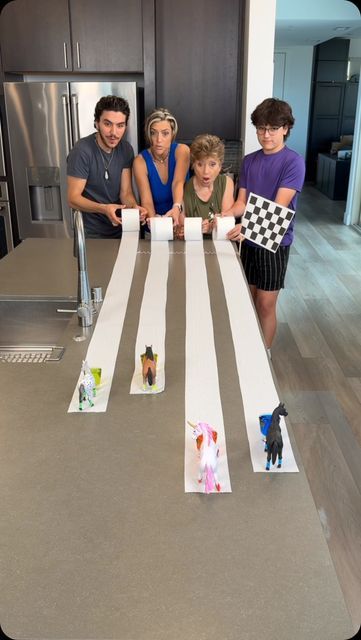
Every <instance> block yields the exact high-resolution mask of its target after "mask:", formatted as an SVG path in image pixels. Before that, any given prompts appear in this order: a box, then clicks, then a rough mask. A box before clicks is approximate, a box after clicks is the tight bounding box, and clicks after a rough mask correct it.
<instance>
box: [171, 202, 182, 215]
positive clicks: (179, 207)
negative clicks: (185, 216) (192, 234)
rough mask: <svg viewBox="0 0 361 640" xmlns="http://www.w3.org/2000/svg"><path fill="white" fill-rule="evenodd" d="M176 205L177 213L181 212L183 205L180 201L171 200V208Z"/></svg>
mask: <svg viewBox="0 0 361 640" xmlns="http://www.w3.org/2000/svg"><path fill="white" fill-rule="evenodd" d="M174 207H178V209H179V213H183V205H182V204H181V203H180V202H173V208H174Z"/></svg>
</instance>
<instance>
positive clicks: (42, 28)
mask: <svg viewBox="0 0 361 640" xmlns="http://www.w3.org/2000/svg"><path fill="white" fill-rule="evenodd" d="M0 37H1V52H2V61H3V70H4V72H5V73H39V72H40V73H47V72H53V71H55V72H57V71H74V72H78V71H84V72H103V71H106V72H112V71H116V72H125V73H126V72H141V71H143V44H142V0H101V1H100V2H99V0H69V1H68V0H32V2H31V10H30V11H29V2H28V0H14V1H13V2H10V3H9V4H7V5H6V6H5V7H4V9H3V11H2V13H1V16H0Z"/></svg>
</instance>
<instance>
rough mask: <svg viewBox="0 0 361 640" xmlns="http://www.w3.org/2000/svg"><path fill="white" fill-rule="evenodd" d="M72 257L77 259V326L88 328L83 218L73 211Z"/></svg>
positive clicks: (89, 306)
mask: <svg viewBox="0 0 361 640" xmlns="http://www.w3.org/2000/svg"><path fill="white" fill-rule="evenodd" d="M74 257H75V258H78V302H77V313H78V319H79V324H80V325H81V326H82V327H90V325H92V324H93V302H92V299H91V295H90V286H89V278H88V267H87V259H86V250H85V235H84V225H83V216H82V214H81V212H80V211H74Z"/></svg>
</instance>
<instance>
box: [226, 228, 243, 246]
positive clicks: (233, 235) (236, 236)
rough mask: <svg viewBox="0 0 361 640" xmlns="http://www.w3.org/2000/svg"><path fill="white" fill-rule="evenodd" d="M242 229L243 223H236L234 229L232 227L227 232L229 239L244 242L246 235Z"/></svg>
mask: <svg viewBox="0 0 361 640" xmlns="http://www.w3.org/2000/svg"><path fill="white" fill-rule="evenodd" d="M241 231H242V225H241V224H236V225H235V226H234V227H233V229H231V230H230V231H228V233H227V238H228V240H233V241H234V242H236V241H237V242H242V241H243V240H244V236H243V235H242V233H241Z"/></svg>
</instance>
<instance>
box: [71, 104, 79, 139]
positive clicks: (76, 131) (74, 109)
mask: <svg viewBox="0 0 361 640" xmlns="http://www.w3.org/2000/svg"><path fill="white" fill-rule="evenodd" d="M71 115H72V119H73V136H74V144H75V143H76V142H78V140H79V138H80V124H79V108H78V96H77V94H76V93H72V94H71Z"/></svg>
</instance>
